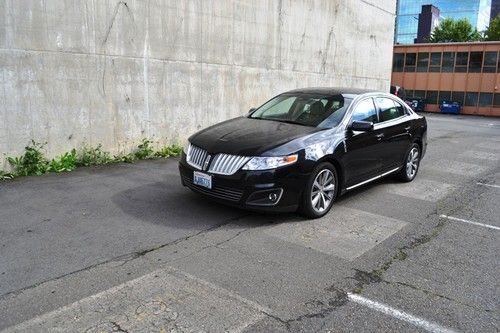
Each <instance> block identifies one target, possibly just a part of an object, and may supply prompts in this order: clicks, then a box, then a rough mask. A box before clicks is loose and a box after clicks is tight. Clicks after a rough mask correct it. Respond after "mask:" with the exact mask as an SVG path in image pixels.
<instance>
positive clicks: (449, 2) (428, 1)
mask: <svg viewBox="0 0 500 333" xmlns="http://www.w3.org/2000/svg"><path fill="white" fill-rule="evenodd" d="M491 1H492V0H398V1H397V4H396V27H395V34H394V43H395V44H413V43H414V41H415V39H416V38H417V31H418V21H419V19H418V16H419V14H420V12H421V11H422V6H423V5H434V6H435V7H437V8H439V10H440V13H441V17H443V18H453V19H462V18H466V19H468V20H469V22H471V24H472V26H474V27H476V28H477V29H478V30H479V31H483V30H484V29H485V28H486V27H487V26H488V25H489V21H490V10H491V3H492V2H491Z"/></svg>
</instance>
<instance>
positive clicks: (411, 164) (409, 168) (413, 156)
mask: <svg viewBox="0 0 500 333" xmlns="http://www.w3.org/2000/svg"><path fill="white" fill-rule="evenodd" d="M418 158H419V152H418V148H417V147H413V148H412V150H410V152H409V153H408V158H407V159H406V176H408V178H409V179H413V177H415V175H416V174H417V169H418Z"/></svg>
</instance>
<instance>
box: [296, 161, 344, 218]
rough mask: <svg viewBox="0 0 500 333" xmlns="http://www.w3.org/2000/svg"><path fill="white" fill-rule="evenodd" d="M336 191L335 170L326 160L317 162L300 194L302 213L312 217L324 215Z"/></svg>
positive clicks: (332, 201) (336, 178) (330, 205)
mask: <svg viewBox="0 0 500 333" xmlns="http://www.w3.org/2000/svg"><path fill="white" fill-rule="evenodd" d="M314 193H317V194H316V195H314ZM337 193H338V176H337V170H336V169H335V167H334V166H333V165H332V164H330V163H327V162H323V163H320V164H318V165H317V166H316V167H315V168H314V170H313V172H312V173H311V176H310V177H309V179H308V181H307V184H306V188H305V190H304V193H303V195H302V203H301V206H300V211H301V213H302V215H304V216H306V217H308V218H312V219H315V218H319V217H322V216H324V215H325V214H326V213H328V212H329V211H330V209H331V208H332V205H333V203H334V201H335V199H336V198H337Z"/></svg>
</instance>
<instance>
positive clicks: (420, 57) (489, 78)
mask: <svg viewBox="0 0 500 333" xmlns="http://www.w3.org/2000/svg"><path fill="white" fill-rule="evenodd" d="M499 52H500V42H484V43H442V44H414V45H395V46H394V57H393V72H392V84H393V85H398V86H401V87H403V88H405V90H406V93H407V95H408V97H410V98H411V97H418V98H424V99H425V100H426V103H427V105H426V109H425V110H426V111H430V112H438V111H439V104H440V103H441V101H443V100H445V101H453V102H458V103H459V104H461V105H462V113H465V114H476V115H487V116H500V89H499V88H500V71H499V69H500V67H499V65H500V56H499Z"/></svg>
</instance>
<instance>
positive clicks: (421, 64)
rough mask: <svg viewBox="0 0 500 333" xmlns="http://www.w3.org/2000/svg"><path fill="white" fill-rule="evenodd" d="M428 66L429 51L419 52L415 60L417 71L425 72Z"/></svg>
mask: <svg viewBox="0 0 500 333" xmlns="http://www.w3.org/2000/svg"><path fill="white" fill-rule="evenodd" d="M428 68H429V53H427V52H419V53H418V62H417V72H427V69H428Z"/></svg>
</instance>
